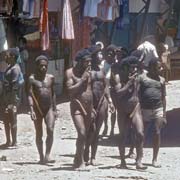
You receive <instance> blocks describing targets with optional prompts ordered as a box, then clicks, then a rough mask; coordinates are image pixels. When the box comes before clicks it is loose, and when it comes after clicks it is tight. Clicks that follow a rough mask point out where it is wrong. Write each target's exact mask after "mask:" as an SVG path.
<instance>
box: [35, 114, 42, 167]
mask: <svg viewBox="0 0 180 180" xmlns="http://www.w3.org/2000/svg"><path fill="white" fill-rule="evenodd" d="M34 125H35V129H36V146H37V149H38V152H39V157H40V161H39V163H41V164H43V163H44V153H43V140H42V136H43V128H42V118H40V117H38V116H37V120H36V121H34Z"/></svg>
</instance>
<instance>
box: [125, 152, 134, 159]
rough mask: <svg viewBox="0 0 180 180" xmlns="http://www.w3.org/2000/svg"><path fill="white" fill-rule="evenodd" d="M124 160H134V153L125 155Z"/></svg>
mask: <svg viewBox="0 0 180 180" xmlns="http://www.w3.org/2000/svg"><path fill="white" fill-rule="evenodd" d="M126 158H130V159H136V154H135V153H129V154H128V155H126Z"/></svg>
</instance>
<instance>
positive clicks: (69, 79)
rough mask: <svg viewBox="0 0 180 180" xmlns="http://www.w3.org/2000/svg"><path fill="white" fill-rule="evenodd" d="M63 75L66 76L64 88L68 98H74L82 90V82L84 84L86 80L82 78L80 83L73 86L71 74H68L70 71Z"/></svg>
mask: <svg viewBox="0 0 180 180" xmlns="http://www.w3.org/2000/svg"><path fill="white" fill-rule="evenodd" d="M65 75H66V87H67V90H68V92H69V94H70V96H71V97H73V96H76V95H77V94H79V92H80V91H81V90H82V86H83V85H84V82H86V81H87V79H88V78H87V77H83V76H82V78H81V79H80V81H79V82H77V83H76V84H74V82H73V79H72V72H70V70H67V71H66V74H65Z"/></svg>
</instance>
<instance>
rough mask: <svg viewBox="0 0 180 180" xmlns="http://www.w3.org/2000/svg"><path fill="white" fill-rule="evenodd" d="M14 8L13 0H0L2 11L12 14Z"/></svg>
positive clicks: (0, 11) (0, 9)
mask: <svg viewBox="0 0 180 180" xmlns="http://www.w3.org/2000/svg"><path fill="white" fill-rule="evenodd" d="M12 8H13V0H0V13H7V14H9V15H10V14H11V12H12Z"/></svg>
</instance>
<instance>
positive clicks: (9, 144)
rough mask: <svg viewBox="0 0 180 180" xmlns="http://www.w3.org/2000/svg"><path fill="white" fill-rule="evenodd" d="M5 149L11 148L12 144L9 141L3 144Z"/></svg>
mask: <svg viewBox="0 0 180 180" xmlns="http://www.w3.org/2000/svg"><path fill="white" fill-rule="evenodd" d="M4 146H5V147H10V146H12V142H11V141H7V142H6V144H4Z"/></svg>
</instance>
